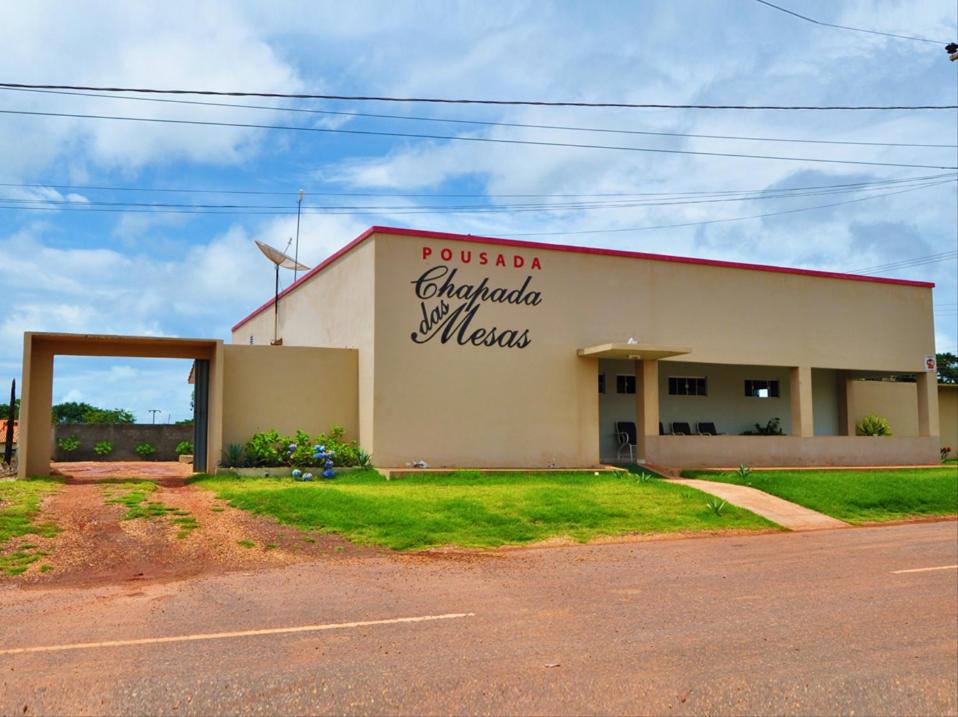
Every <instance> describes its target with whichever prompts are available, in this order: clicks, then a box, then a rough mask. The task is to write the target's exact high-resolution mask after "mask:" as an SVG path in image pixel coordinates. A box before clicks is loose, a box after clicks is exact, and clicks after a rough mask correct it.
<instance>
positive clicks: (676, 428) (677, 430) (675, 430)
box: [672, 421, 695, 436]
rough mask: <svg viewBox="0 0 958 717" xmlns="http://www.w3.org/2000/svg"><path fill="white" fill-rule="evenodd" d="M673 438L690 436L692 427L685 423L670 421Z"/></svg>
mask: <svg viewBox="0 0 958 717" xmlns="http://www.w3.org/2000/svg"><path fill="white" fill-rule="evenodd" d="M672 435H673V436H692V435H695V434H694V433H692V427H691V426H690V425H689V424H688V423H686V422H685V421H672Z"/></svg>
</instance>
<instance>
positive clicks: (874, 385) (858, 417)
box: [849, 381, 918, 438]
mask: <svg viewBox="0 0 958 717" xmlns="http://www.w3.org/2000/svg"><path fill="white" fill-rule="evenodd" d="M849 405H850V406H852V416H851V417H852V419H853V420H854V422H855V425H858V424H860V423H861V422H862V419H863V418H864V417H865V416H881V417H882V418H887V419H888V423H889V425H890V426H891V432H892V435H893V436H898V437H901V438H906V437H913V436H917V435H918V393H917V391H916V390H915V384H914V383H905V382H902V381H852V382H851V383H850V384H849Z"/></svg>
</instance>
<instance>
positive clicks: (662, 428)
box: [659, 421, 672, 436]
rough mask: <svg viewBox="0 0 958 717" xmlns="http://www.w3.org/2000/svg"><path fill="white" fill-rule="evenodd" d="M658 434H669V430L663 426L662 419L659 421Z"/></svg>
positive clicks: (670, 433)
mask: <svg viewBox="0 0 958 717" xmlns="http://www.w3.org/2000/svg"><path fill="white" fill-rule="evenodd" d="M659 435H660V436H671V435H672V432H671V431H666V430H665V426H663V425H662V421H659Z"/></svg>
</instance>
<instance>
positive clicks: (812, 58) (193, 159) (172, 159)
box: [0, 0, 958, 421]
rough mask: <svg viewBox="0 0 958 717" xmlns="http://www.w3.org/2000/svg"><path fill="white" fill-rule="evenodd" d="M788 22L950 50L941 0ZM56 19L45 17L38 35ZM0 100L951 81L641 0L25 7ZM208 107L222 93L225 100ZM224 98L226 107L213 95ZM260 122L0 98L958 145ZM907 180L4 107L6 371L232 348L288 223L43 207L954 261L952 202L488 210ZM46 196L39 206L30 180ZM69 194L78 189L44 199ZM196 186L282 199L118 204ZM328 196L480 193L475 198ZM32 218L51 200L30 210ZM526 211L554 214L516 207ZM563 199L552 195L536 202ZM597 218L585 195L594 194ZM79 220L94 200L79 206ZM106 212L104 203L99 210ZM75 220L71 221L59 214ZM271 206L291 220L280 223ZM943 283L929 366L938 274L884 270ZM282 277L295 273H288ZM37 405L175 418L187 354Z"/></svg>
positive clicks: (554, 95)
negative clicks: (86, 405)
mask: <svg viewBox="0 0 958 717" xmlns="http://www.w3.org/2000/svg"><path fill="white" fill-rule="evenodd" d="M782 4H784V5H786V6H787V7H790V8H792V9H795V10H797V11H799V12H802V13H804V14H806V15H810V16H812V17H815V18H819V19H821V20H824V21H828V22H833V23H841V24H846V25H854V26H859V27H866V28H872V29H876V30H883V31H889V32H896V33H905V34H917V35H922V36H925V37H931V38H935V39H943V40H952V39H955V38H956V36H958V29H956V24H958V19H956V6H955V3H954V2H951V0H927V1H925V2H892V1H885V0H853V1H848V2H841V3H834V2H817V1H815V2H809V1H801V2H800V1H799V0H788V1H787V2H786V0H782ZM54 17H55V18H56V20H57V21H56V22H51V21H50V19H51V18H54ZM0 46H2V47H3V48H4V52H3V53H0V78H2V81H5V82H26V83H44V84H86V85H113V86H147V87H178V88H198V89H225V90H257V91H267V92H297V91H300V92H314V93H329V94H383V95H399V96H436V97H467V98H470V97H472V98H511V99H568V100H586V101H597V102H598V101H610V100H611V101H629V102H666V103H681V104H688V103H695V104H705V103H734V104H740V103H750V104H788V105H794V104H883V105H884V104H896V105H897V104H955V102H956V91H958V81H956V72H958V63H951V62H948V59H947V55H946V53H945V52H944V50H943V49H942V48H941V47H939V46H937V45H932V44H926V43H919V42H909V41H902V40H894V39H890V38H883V37H878V36H874V35H866V34H860V33H853V32H847V31H840V30H834V29H830V28H825V27H821V26H816V25H813V24H810V23H806V22H803V21H801V20H798V19H796V18H793V17H789V16H787V15H784V14H782V13H780V12H776V11H774V10H772V9H771V8H768V7H766V6H763V5H761V4H759V3H757V2H752V1H750V0H734V1H733V0H714V1H708V0H674V1H669V2H666V1H665V0H655V1H653V0H644V1H641V2H638V1H635V2H602V3H599V2H561V3H545V2H527V3H524V2H516V1H515V0H513V1H510V2H484V3H476V2H462V3H455V2H434V3H424V2H405V3H404V2H390V3H384V2H375V3H374V2H356V3H349V4H347V3H341V2H326V3H322V2H311V3H298V4H297V3H277V2H269V3H266V2H260V3H239V2H222V3H217V2H205V3H202V4H199V3H197V4H192V3H175V2H163V3H158V2H154V3H148V2H141V3H124V4H118V3H99V4H98V3H83V4H80V3H66V2H63V3H45V2H35V3H17V4H12V5H9V6H8V7H6V8H5V9H4V22H3V23H2V24H0ZM216 101H219V100H216ZM223 101H228V100H223ZM245 102H246V103H248V104H259V105H266V106H269V107H272V108H273V109H268V110H252V109H241V108H235V107H204V106H196V105H177V104H164V103H155V102H146V101H133V100H126V99H119V98H114V99H106V98H97V97H77V96H68V95H49V94H47V95H44V94H39V93H26V92H12V91H0V109H6V110H31V111H43V112H68V113H87V114H114V115H118V114H122V115H128V116H140V117H162V118H172V119H192V120H196V119H200V120H211V121H226V122H241V123H243V122H245V123H257V124H287V125H300V126H313V127H326V128H345V129H370V130H383V131H399V132H426V133H434V134H452V135H466V136H475V137H490V138H508V139H530V140H545V141H558V142H586V143H599V144H617V145H631V146H643V147H658V148H673V149H682V150H693V151H707V152H729V153H753V154H767V155H780V156H782V155H787V156H800V157H819V158H830V159H844V160H855V161H866V162H889V163H905V164H926V165H935V166H939V165H945V166H955V165H956V164H958V157H956V150H955V149H954V148H915V147H909V148H901V147H899V148H891V147H871V146H844V145H815V144H796V143H779V142H748V141H741V140H731V139H722V140H717V139H702V138H688V137H649V136H625V135H603V134H593V133H589V134H587V133H581V132H568V131H560V130H542V129H528V128H506V127H483V126H468V125H454V124H434V123H425V122H414V121H405V120H404V121H400V120H385V119H371V118H357V117H352V118H350V117H342V116H332V115H319V114H304V113H292V112H288V111H283V110H282V109H279V107H280V106H295V107H300V108H313V109H322V110H335V111H347V112H349V111H359V112H373V113H386V114H396V115H415V116H419V117H431V118H446V119H450V118H451V119H470V120H488V121H495V122H517V123H527V124H552V125H574V126H586V127H608V128H616V129H628V130H643V131H669V132H683V133H694V134H712V135H734V136H742V135H747V136H757V137H777V138H796V139H831V140H854V141H871V142H912V143H940V144H952V145H953V144H955V143H956V140H958V124H956V118H958V115H956V113H955V112H950V111H937V112H931V111H928V112H914V111H913V112H907V111H901V112H773V111H759V112H740V111H739V112H735V111H694V110H684V111H678V110H610V109H572V108H531V107H525V108H523V107H479V106H428V105H414V104H389V105H385V104H377V103H366V104H361V103H347V102H299V103H294V102H289V101H279V100H277V101H270V100H246V101H245ZM938 173H939V171H936V170H929V169H918V168H901V167H874V166H856V165H841V164H824V163H811V162H792V161H780V160H755V159H737V158H710V157H696V156H688V155H664V154H652V153H640V152H625V151H608V150H595V149H581V148H579V149H572V148H555V147H533V146H518V145H507V144H478V143H470V142H453V141H443V140H417V139H411V138H386V137H369V136H349V135H336V134H314V133H307V132H285V131H267V130H257V129H246V128H235V127H233V128H225V127H195V126H182V125H179V126H178V125H161V124H150V123H132V122H117V121H107V120H89V119H75V118H55V117H36V116H23V115H0V182H3V183H5V184H8V185H14V186H5V187H0V196H2V197H3V198H4V199H7V200H8V202H7V203H6V204H5V203H4V202H3V201H0V205H5V206H13V205H16V204H17V203H18V202H16V201H10V200H30V201H27V202H20V205H21V206H24V205H29V206H32V207H34V209H33V210H25V209H22V208H20V209H10V208H3V209H0V269H2V272H3V285H4V287H5V288H6V291H5V292H4V297H5V299H6V306H5V311H4V312H3V313H2V314H0V378H2V377H11V378H12V377H19V372H20V358H21V351H22V334H23V332H24V331H26V330H36V331H78V332H96V333H117V334H156V335H172V336H203V337H221V338H228V337H229V327H230V326H231V325H232V324H233V323H234V322H235V321H236V320H238V319H239V318H241V317H242V316H244V315H245V314H246V313H248V311H249V310H250V309H252V308H253V307H255V306H257V305H259V304H260V303H262V301H263V300H265V299H266V298H267V297H268V296H269V294H270V291H271V286H272V268H271V265H269V264H268V263H267V262H266V261H265V260H264V259H263V258H262V257H261V256H260V254H259V253H258V251H257V250H256V248H255V246H254V245H253V241H252V240H253V239H262V240H264V241H267V242H270V243H272V244H274V245H279V246H280V247H282V246H284V245H285V244H286V241H287V239H288V238H289V237H290V236H291V235H292V233H293V232H294V231H295V215H294V214H292V213H290V214H281V215H268V214H265V215H264V214H259V215H257V214H248V213H247V214H236V215H225V214H222V215H212V216H211V215H205V214H198V215H197V214H183V213H144V212H89V211H65V210H63V205H61V204H43V203H42V201H50V200H54V201H65V200H68V201H72V202H80V203H82V202H130V201H138V202H143V203H149V204H152V203H158V202H167V203H171V202H172V203H180V204H224V203H231V204H232V203H242V204H262V205H269V206H281V207H288V208H289V209H290V210H292V209H294V208H295V202H296V192H297V190H298V189H300V188H303V189H305V190H306V192H307V196H306V200H305V205H308V206H328V205H345V204H350V205H360V204H364V203H365V204H376V205H388V206H391V207H400V208H401V209H381V210H368V211H366V212H365V213H356V214H351V215H342V214H340V215H331V214H328V213H312V212H310V213H307V214H306V215H304V217H303V224H302V229H301V240H300V256H301V259H303V260H304V261H305V262H306V263H307V264H311V265H312V264H315V263H317V262H319V261H320V260H322V258H323V257H325V256H327V255H328V254H330V253H331V252H333V251H334V250H335V249H337V248H338V247H340V246H341V245H342V244H344V243H346V242H347V241H348V240H350V239H351V238H353V237H354V236H355V235H357V234H359V233H360V232H361V231H362V230H363V229H365V228H366V227H368V226H369V225H371V224H392V225H398V226H414V227H419V228H424V229H434V230H440V231H454V232H469V233H474V234H489V235H494V236H517V235H523V237H524V238H528V239H539V240H541V241H553V242H561V243H571V244H584V245H595V246H610V247H615V248H623V249H632V250H640V251H653V252H664V253H671V254H684V255H691V256H702V257H710V258H718V259H730V260H742V261H751V262H762V263H770V264H779V265H788V266H799V267H808V268H818V269H827V270H838V271H854V270H858V269H864V268H868V267H873V266H876V265H882V264H887V263H890V262H897V261H901V260H904V259H910V258H913V257H922V256H929V255H934V254H941V253H943V252H948V251H953V250H954V249H955V248H956V243H958V237H956V231H958V229H956V217H958V205H956V190H955V184H954V183H951V184H945V185H942V186H938V187H928V188H923V189H920V190H918V191H909V192H905V193H901V194H894V195H891V194H888V195H887V196H881V197H878V198H875V199H870V200H864V201H860V202H855V203H852V204H846V205H842V206H835V207H831V208H824V209H817V210H813V211H807V212H799V213H790V214H783V215H779V216H773V217H766V218H763V219H750V220H747V221H732V222H724V223H714V224H703V225H699V226H689V227H681V228H672V229H657V230H646V231H616V232H607V233H573V234H547V235H543V236H531V234H535V233H540V232H541V233H552V232H586V231H591V230H597V229H601V230H609V229H623V228H628V227H643V226H659V225H663V224H680V223H692V222H704V221H710V220H714V219H727V218H732V217H741V216H750V215H754V214H762V213H768V212H776V211H784V210H789V209H794V208H799V207H806V206H814V205H818V204H827V203H834V202H838V201H843V200H847V199H858V198H862V197H865V196H868V195H874V194H885V192H877V191H870V192H869V191H866V192H861V193H849V194H841V195H832V196H809V197H791V198H779V199H764V200H751V201H735V202H721V203H700V204H680V205H671V206H659V207H648V206H644V207H642V206H631V207H613V208H610V207H603V208H600V209H592V210H583V209H572V208H561V207H557V208H554V209H550V210H548V211H537V212H505V211H500V212H495V213H485V214H452V213H442V214H408V213H402V212H408V211H414V210H415V209H416V208H417V207H422V206H436V205H443V206H448V205H451V204H456V205H459V204H464V203H469V204H476V206H479V207H487V208H499V209H502V208H504V207H503V205H504V204H507V203H510V202H516V201H519V200H516V199H509V198H502V197H499V196H496V195H503V194H536V195H559V194H603V193H630V192H631V193H640V192H715V191H727V190H738V189H766V188H768V189H781V188H788V187H805V186H816V185H832V184H846V183H858V182H871V181H875V180H883V179H898V178H906V177H917V176H925V175H931V174H938ZM27 184H40V185H44V188H38V187H26V186H22V185H27ZM50 185H69V186H71V187H78V188H74V189H65V188H64V189H52V188H49V187H50ZM89 187H135V188H151V189H160V188H166V189H170V188H201V189H214V190H220V191H222V190H244V191H250V190H253V191H263V192H280V193H285V194H282V195H275V196H273V195H224V194H192V193H187V194H177V193H147V192H144V193H139V192H137V193H131V192H118V191H105V190H96V189H89ZM321 192H351V193H363V192H366V193H372V194H385V193H393V194H397V193H398V194H414V193H420V194H441V195H449V194H475V195H479V196H477V197H471V198H468V199H462V198H460V199H453V198H449V197H445V198H416V197H395V196H393V197H382V198H370V197H331V196H321V195H319V193H321ZM37 200H42V201H37ZM531 201H537V202H542V201H547V200H543V199H535V200H531ZM554 201H568V200H561V199H560V200H554ZM592 201H595V200H592ZM90 206H93V205H90ZM96 206H101V207H103V208H107V206H105V205H96ZM74 208H78V207H74ZM284 211H285V210H284ZM888 274H889V275H893V276H898V277H902V278H910V279H922V280H928V281H934V282H936V283H937V285H938V287H937V288H936V290H935V301H936V327H937V341H938V348H939V350H951V351H954V350H955V346H956V341H958V325H956V324H958V311H956V308H958V307H956V304H958V299H956V295H958V289H956V262H955V260H954V259H950V260H948V261H942V262H937V263H926V264H920V265H917V266H912V267H905V268H900V269H896V270H892V271H890V272H888ZM288 280H289V277H287V278H286V281H288ZM56 368H57V380H56V385H55V392H56V395H55V400H57V401H59V400H85V401H88V402H91V403H95V404H99V405H104V406H108V407H113V406H117V407H126V408H130V409H132V410H133V411H134V412H135V413H136V415H137V418H138V420H140V421H149V420H150V415H149V413H147V410H148V409H151V408H157V409H160V410H161V412H162V413H161V415H160V416H159V417H158V419H160V420H162V419H163V418H165V417H166V416H167V415H170V416H171V417H172V418H174V419H177V418H183V417H186V416H187V415H188V414H189V387H188V386H187V385H186V384H185V376H186V372H187V370H188V367H185V366H184V364H183V363H182V362H173V361H168V362H158V361H145V360H143V361H121V360H113V359H58V362H57V367H56Z"/></svg>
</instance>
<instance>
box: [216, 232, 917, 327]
mask: <svg viewBox="0 0 958 717" xmlns="http://www.w3.org/2000/svg"><path fill="white" fill-rule="evenodd" d="M374 234H393V235H396V236H408V237H418V238H421V239H442V240H446V241H462V242H475V243H479V244H493V245H497V246H509V247H518V248H524V249H537V250H540V251H563V252H570V253H574V254H598V255H601V256H617V257H623V258H627V259H645V260H647V261H670V262H675V263H678V264H699V265H702V266H717V267H724V268H726V269H746V270H749V271H770V272H777V273H779V274H797V275H799V276H817V277H821V278H826V279H844V280H849V281H868V282H872V283H876V284H898V285H902V286H918V287H924V288H928V289H930V288H932V287H934V286H935V284H934V283H933V282H927V281H911V280H909V279H889V278H886V277H883V276H863V275H861V274H843V273H840V272H833V271H818V270H815V269H796V268H792V267H786V266H773V265H770V264H748V263H744V262H738V261H721V260H718V259H698V258H695V257H688V256H672V255H669V254H650V253H647V252H640V251H626V250H624V249H605V248H602V247H590V246H575V245H572V244H547V243H545V242H532V241H520V240H517V239H503V238H500V237H486V236H477V235H475V234H451V233H448V232H434V231H429V230H426V229H402V228H399V227H385V226H371V227H369V229H367V230H366V231H364V232H363V233H362V234H360V235H359V236H358V237H356V238H355V239H353V240H352V241H351V242H349V243H348V244H346V245H345V246H344V247H343V248H341V249H340V250H339V251H337V252H335V253H333V254H331V255H330V256H328V257H326V259H324V260H323V261H322V262H321V263H320V264H318V265H316V266H315V267H313V268H312V269H310V270H309V271H308V272H306V273H305V274H303V275H302V276H301V277H300V278H299V279H298V280H297V281H295V282H293V283H292V284H290V285H289V286H288V287H286V289H284V290H283V291H281V292H280V294H279V298H280V299H282V298H283V297H284V296H286V295H287V294H289V293H291V292H293V291H295V290H296V289H298V288H299V287H300V286H302V285H303V283H305V282H307V281H309V280H310V279H312V278H313V277H314V276H316V275H317V274H318V273H319V272H321V271H322V270H323V269H325V268H326V267H327V266H329V265H330V264H332V263H333V262H335V261H336V260H337V259H339V258H341V257H343V256H344V255H346V254H347V253H349V252H350V251H352V250H353V249H354V248H356V247H357V246H359V245H360V244H362V243H363V242H364V241H366V240H367V239H368V238H369V237H371V236H373V235H374ZM274 301H275V299H270V300H269V301H267V302H266V303H265V304H263V305H262V306H260V307H258V308H257V309H255V310H254V311H252V312H251V313H250V314H249V315H248V316H246V317H245V318H243V319H241V320H240V321H238V322H237V323H236V325H235V326H233V328H232V331H236V330H237V329H238V328H239V327H241V326H242V325H243V324H245V323H246V322H247V321H249V320H250V319H252V318H253V317H255V316H257V315H258V314H260V313H262V312H263V311H266V309H268V308H270V307H271V306H272V305H273V303H274Z"/></svg>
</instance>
